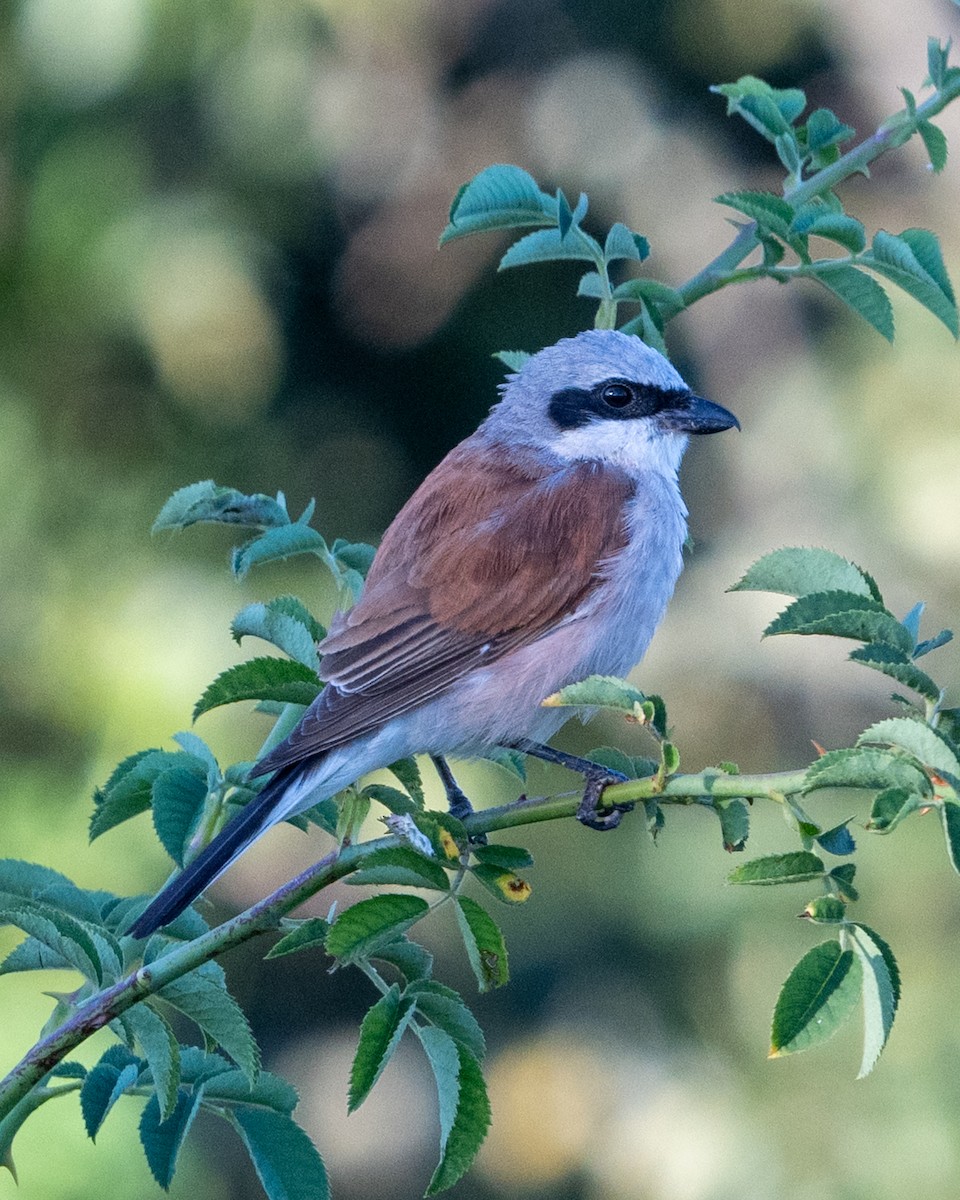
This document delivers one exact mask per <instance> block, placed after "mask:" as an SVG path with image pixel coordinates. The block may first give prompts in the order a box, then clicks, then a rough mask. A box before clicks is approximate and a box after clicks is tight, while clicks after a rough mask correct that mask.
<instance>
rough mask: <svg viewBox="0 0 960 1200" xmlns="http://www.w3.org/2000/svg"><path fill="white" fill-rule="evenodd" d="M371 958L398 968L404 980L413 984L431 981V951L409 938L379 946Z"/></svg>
mask: <svg viewBox="0 0 960 1200" xmlns="http://www.w3.org/2000/svg"><path fill="white" fill-rule="evenodd" d="M371 957H372V958H375V959H377V961H378V962H385V963H389V964H390V966H392V967H396V969H397V970H398V971H399V972H400V974H401V975H402V976H403V977H404V979H406V980H407V981H408V982H411V983H412V982H413V980H415V979H429V977H430V972H431V971H432V970H433V955H432V954H431V953H430V951H429V950H425V949H424V947H423V946H420V945H418V943H417V942H411V941H409V940H408V939H407V938H397V940H396V941H395V942H388V943H387V944H386V945H385V946H378V947H377V949H376V951H375V952H374V953H373V955H371Z"/></svg>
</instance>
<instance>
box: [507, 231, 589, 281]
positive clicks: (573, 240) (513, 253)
mask: <svg viewBox="0 0 960 1200" xmlns="http://www.w3.org/2000/svg"><path fill="white" fill-rule="evenodd" d="M577 235H578V236H575V237H574V236H569V237H561V234H560V230H559V229H538V230H537V231H536V232H535V233H528V234H527V235H526V236H525V237H522V238H521V239H520V240H519V241H518V242H514V243H513V245H512V246H511V247H510V249H509V250H508V251H507V252H506V254H505V255H504V256H503V258H501V259H500V265H499V266H498V268H497V270H498V271H505V270H507V268H509V267H523V266H527V265H528V264H530V263H542V262H558V261H560V260H562V259H576V260H578V261H584V262H596V260H597V259H598V258H599V257H600V256H601V255H602V253H603V251H602V250H601V249H600V243H599V242H597V241H596V240H595V239H594V238H592V237H590V235H589V234H587V233H584V232H583V230H582V229H578V230H577Z"/></svg>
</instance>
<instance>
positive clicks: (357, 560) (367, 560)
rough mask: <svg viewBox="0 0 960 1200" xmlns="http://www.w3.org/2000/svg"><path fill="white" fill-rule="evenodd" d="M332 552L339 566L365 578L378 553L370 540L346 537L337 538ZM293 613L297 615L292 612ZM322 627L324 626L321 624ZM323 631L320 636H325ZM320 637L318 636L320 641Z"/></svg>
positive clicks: (331, 549)
mask: <svg viewBox="0 0 960 1200" xmlns="http://www.w3.org/2000/svg"><path fill="white" fill-rule="evenodd" d="M330 553H331V554H332V555H333V557H334V558H335V559H336V561H337V563H338V565H339V566H341V567H343V568H344V569H345V570H348V571H356V573H357V574H358V575H361V576H362V577H363V578H364V579H366V577H367V572H368V571H369V570H370V568H371V567H372V566H373V560H374V558H376V555H377V548H376V546H371V545H370V543H369V542H348V541H347V540H346V538H337V539H336V540H335V541H334V543H333V545H332V546H331V547H330ZM285 599H293V597H292V596H291V597H285ZM291 615H295V614H292V613H291ZM320 628H321V629H322V628H323V627H322V626H320ZM323 636H324V635H323V633H321V634H320V637H323ZM319 640H320V638H317V641H319Z"/></svg>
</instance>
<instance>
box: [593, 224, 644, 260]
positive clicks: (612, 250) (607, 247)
mask: <svg viewBox="0 0 960 1200" xmlns="http://www.w3.org/2000/svg"><path fill="white" fill-rule="evenodd" d="M649 254H650V243H649V242H648V241H647V239H646V238H645V237H642V236H641V235H640V234H639V233H634V232H633V231H632V230H630V229H628V228H627V227H626V225H622V224H621V223H620V222H619V221H617V222H616V223H615V224H613V225H611V226H610V232H609V233H608V234H607V239H606V241H605V242H604V244H603V257H604V259H605V261H606V262H608V263H611V262H615V261H617V260H618V259H627V260H630V261H632V262H643V260H644V259H645V258H647V257H648V256H649Z"/></svg>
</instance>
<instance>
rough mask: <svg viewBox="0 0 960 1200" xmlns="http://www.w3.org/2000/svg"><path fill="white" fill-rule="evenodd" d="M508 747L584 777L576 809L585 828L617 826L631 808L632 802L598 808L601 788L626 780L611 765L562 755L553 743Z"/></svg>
mask: <svg viewBox="0 0 960 1200" xmlns="http://www.w3.org/2000/svg"><path fill="white" fill-rule="evenodd" d="M511 749H513V750H519V751H521V752H522V753H523V754H530V755H532V756H533V757H534V758H540V759H543V761H544V762H548V763H555V764H556V765H557V766H560V767H566V768H567V769H568V770H569V771H576V772H577V774H578V775H582V776H583V778H584V780H585V782H586V787H585V788H584V790H583V799H582V800H581V801H580V807H579V808H578V809H577V820H578V821H579V822H580V823H581V824H582V825H586V826H587V828H588V829H599V830H606V829H616V827H617V826H618V825H619V824H620V819H621V818H622V816H623V814H624V813H625V812H632V811H633V804H614V805H612V806H609V807H606V808H604V809H603V810H602V811H601V807H600V806H601V800H602V797H603V789H604V788H605V787H608V786H609V785H610V784H611V783H626V781H627V777H626V775H621V774H620V772H619V771H613V770H611V768H610V767H604V766H602V765H601V764H600V763H595V762H591V760H590V759H589V758H580V757H578V756H577V755H576V754H565V753H564V751H563V750H554V748H553V747H552V746H544V745H541V743H540V742H528V741H525V740H524V741H520V742H514V743H513V744H512V745H511Z"/></svg>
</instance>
